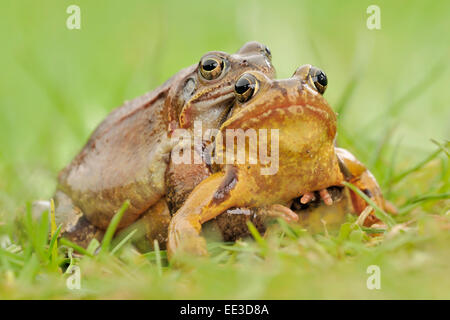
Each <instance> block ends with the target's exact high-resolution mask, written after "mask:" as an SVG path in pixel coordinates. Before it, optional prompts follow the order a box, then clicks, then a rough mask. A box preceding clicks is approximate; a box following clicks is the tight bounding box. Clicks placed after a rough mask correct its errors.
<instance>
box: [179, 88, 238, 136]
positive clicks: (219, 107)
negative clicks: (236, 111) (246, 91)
mask: <svg viewBox="0 0 450 320" xmlns="http://www.w3.org/2000/svg"><path fill="white" fill-rule="evenodd" d="M234 100H235V93H234V86H231V85H230V86H225V87H223V88H221V89H218V90H214V92H213V93H205V94H201V95H199V96H198V97H194V98H193V99H191V100H190V101H189V102H187V103H186V105H185V106H184V107H183V109H182V110H181V113H180V127H181V128H188V127H190V126H192V123H193V121H194V119H195V120H199V121H214V122H218V124H219V126H220V125H221V124H222V123H223V122H224V121H225V120H226V119H227V118H228V116H229V113H230V110H231V108H232V106H233V103H234ZM205 115H206V116H205Z"/></svg>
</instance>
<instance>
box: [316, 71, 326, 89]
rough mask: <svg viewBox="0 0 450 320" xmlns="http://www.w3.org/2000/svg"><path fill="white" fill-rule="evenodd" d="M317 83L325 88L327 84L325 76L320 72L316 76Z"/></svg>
mask: <svg viewBox="0 0 450 320" xmlns="http://www.w3.org/2000/svg"><path fill="white" fill-rule="evenodd" d="M317 82H319V83H320V84H321V85H322V86H326V85H327V84H328V80H327V76H326V75H325V73H323V72H322V71H321V72H320V73H319V74H318V75H317Z"/></svg>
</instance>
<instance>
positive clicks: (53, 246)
mask: <svg viewBox="0 0 450 320" xmlns="http://www.w3.org/2000/svg"><path fill="white" fill-rule="evenodd" d="M61 228H62V224H60V225H59V226H58V228H57V229H56V231H55V232H54V233H53V234H52V238H51V240H50V245H49V247H48V251H49V252H50V257H49V258H51V260H52V263H55V262H56V258H57V257H58V247H57V246H58V236H59V233H60V232H61Z"/></svg>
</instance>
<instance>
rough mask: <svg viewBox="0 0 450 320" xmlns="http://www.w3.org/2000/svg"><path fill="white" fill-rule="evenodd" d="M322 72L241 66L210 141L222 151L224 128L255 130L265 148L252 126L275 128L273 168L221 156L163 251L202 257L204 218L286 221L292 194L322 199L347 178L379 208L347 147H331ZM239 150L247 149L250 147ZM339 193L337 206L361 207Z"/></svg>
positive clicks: (332, 125) (331, 122)
mask: <svg viewBox="0 0 450 320" xmlns="http://www.w3.org/2000/svg"><path fill="white" fill-rule="evenodd" d="M321 74H323V73H322V72H321V71H320V70H318V69H317V68H314V67H312V66H310V65H305V66H302V67H300V68H299V69H297V71H296V72H295V73H294V75H293V77H292V78H290V79H284V80H273V79H271V78H270V77H267V76H266V75H264V74H262V73H260V72H257V71H249V72H245V73H244V74H243V75H242V76H241V78H239V79H238V81H237V82H236V86H235V91H236V95H237V101H236V103H235V106H234V107H233V110H232V112H231V113H230V116H229V118H228V119H227V120H226V121H225V122H224V123H223V124H222V126H221V128H220V133H221V135H218V137H217V138H216V144H217V145H220V146H222V148H217V146H216V149H217V150H216V154H219V155H222V156H225V158H226V156H227V154H226V153H225V151H224V150H223V146H225V145H226V143H225V142H224V141H222V143H220V144H218V141H221V139H224V137H225V136H226V133H225V132H226V131H227V130H228V129H242V130H246V129H254V130H256V132H258V139H257V143H258V148H259V147H261V144H264V145H263V146H262V147H263V149H265V150H267V149H269V150H270V148H268V147H269V146H270V145H271V142H270V139H267V140H264V139H262V140H261V139H259V131H258V130H259V129H277V130H278V131H279V149H278V156H279V168H278V170H277V171H276V173H275V174H269V175H267V174H266V175H265V174H261V169H262V168H263V167H265V166H267V165H266V164H264V163H263V162H262V161H257V163H255V162H252V161H250V156H248V153H247V156H246V158H245V162H243V163H242V162H237V161H236V160H235V159H233V160H234V162H232V161H228V162H226V161H225V164H224V165H222V166H221V167H220V168H219V170H218V172H216V173H214V174H212V175H211V176H209V177H208V178H207V179H205V180H203V181H202V182H201V183H200V184H199V185H197V187H196V188H195V189H194V190H193V191H192V193H191V194H190V195H189V197H188V198H187V199H186V201H185V202H184V204H183V206H182V207H181V208H180V209H179V210H178V211H177V213H176V214H175V215H174V217H173V218H172V220H171V222H170V226H169V237H168V244H167V247H168V253H169V257H173V256H174V255H175V254H176V253H178V252H182V253H192V254H195V255H207V250H206V243H205V240H204V238H203V237H202V236H201V231H202V224H204V223H205V222H207V221H210V220H212V219H215V218H217V217H220V216H221V215H223V214H224V213H227V212H228V213H229V212H230V210H236V209H240V208H247V210H248V209H250V210H253V209H259V210H260V212H261V209H262V212H267V211H268V212H273V211H277V212H282V213H283V214H284V217H285V218H286V220H292V221H296V220H298V216H297V215H296V214H295V213H293V212H292V210H291V209H290V207H292V204H293V202H294V201H295V199H302V197H305V195H308V197H307V198H309V199H307V201H302V202H304V203H307V202H310V200H311V194H313V192H314V191H318V190H320V192H321V195H322V196H323V198H324V199H323V200H324V201H325V202H329V201H328V200H331V196H330V195H329V194H328V192H323V191H326V190H327V188H330V189H333V188H338V189H341V190H342V182H343V181H345V180H347V181H352V182H354V183H355V184H356V185H357V186H358V187H359V188H362V189H363V190H366V192H367V193H369V192H370V193H371V194H370V195H369V196H370V197H371V198H372V199H373V200H374V201H376V202H378V204H379V205H380V206H384V200H383V198H382V196H381V192H380V191H379V187H378V185H377V184H376V181H375V179H374V178H373V176H372V175H371V174H370V172H369V171H368V170H367V169H366V168H365V167H364V166H363V165H362V164H361V163H359V162H358V161H357V160H356V159H355V158H354V157H353V156H352V155H351V154H350V153H348V152H347V151H345V150H343V149H339V148H336V147H335V137H336V120H337V119H336V114H335V113H334V112H333V110H332V109H331V107H330V106H329V105H328V103H327V101H326V100H325V99H324V98H323V96H322V93H323V91H324V89H325V87H326V81H323V80H324V79H322V80H321V79H320V77H319V75H321ZM233 141H234V140H233ZM236 141H237V140H236ZM235 143H236V142H235ZM245 148H246V149H247V150H249V149H250V146H249V145H246V146H245ZM271 152H274V151H273V150H272V151H271ZM259 160H260V159H259ZM358 183H359V184H358ZM366 187H367V188H366ZM368 188H370V190H371V191H369V189H368ZM347 192H348V190H347ZM326 198H329V199H326ZM345 199H346V201H345V202H344V201H342V202H341V201H339V202H338V203H339V204H338V205H341V206H342V204H344V203H345V206H344V207H343V208H344V210H347V209H350V208H351V207H353V209H354V211H356V212H357V213H360V212H361V211H362V210H363V208H364V207H365V206H366V204H365V203H363V202H364V201H362V202H361V199H359V198H358V199H357V198H354V197H353V196H349V195H348V193H347V195H346V196H345ZM331 203H332V201H331ZM300 209H301V208H300ZM256 212H258V211H256ZM310 213H311V212H310ZM222 220H223V219H222Z"/></svg>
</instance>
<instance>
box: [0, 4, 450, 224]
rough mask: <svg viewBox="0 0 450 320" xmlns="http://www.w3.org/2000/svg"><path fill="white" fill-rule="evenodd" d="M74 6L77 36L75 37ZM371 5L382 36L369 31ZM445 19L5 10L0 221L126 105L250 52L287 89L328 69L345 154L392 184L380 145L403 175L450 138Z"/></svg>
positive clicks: (434, 13)
mask: <svg viewBox="0 0 450 320" xmlns="http://www.w3.org/2000/svg"><path fill="white" fill-rule="evenodd" d="M71 4H77V5H79V6H80V8H81V30H68V29H67V28H66V19H67V17H68V16H69V15H68V14H67V13H66V8H67V7H68V6H69V5H71ZM371 4H377V5H378V6H379V7H380V8H381V30H368V29H367V27H366V19H367V18H368V14H367V13H366V8H367V7H368V6H369V5H371ZM448 12H450V2H448V1H431V2H424V1H345V2H344V1H323V0H319V1H143V0H135V1H104V0H95V1H87V0H77V1H75V0H71V1H62V0H58V1H56V0H55V1H39V2H38V1H23V0H21V1H12V0H2V1H1V4H0V40H1V41H0V43H1V50H0V66H1V74H2V77H1V78H0V146H1V148H0V210H1V213H0V215H1V216H3V218H5V213H6V216H8V217H10V216H11V213H13V212H14V211H15V210H16V209H17V208H18V207H19V206H22V205H23V204H24V203H25V202H26V201H28V200H32V199H36V198H48V197H50V196H51V195H52V192H53V190H54V187H55V181H56V175H57V172H58V171H59V170H60V169H61V168H62V167H63V166H64V165H66V164H67V163H68V162H69V161H70V160H71V158H72V157H73V156H74V155H75V154H76V153H77V152H78V151H79V149H80V148H81V147H82V146H83V144H84V143H85V142H86V140H87V138H88V136H89V134H90V133H91V132H92V130H93V129H94V128H95V126H96V125H97V124H98V123H99V122H100V121H101V120H102V119H103V118H104V117H105V116H106V115H107V114H108V112H110V111H111V110H112V109H113V108H115V107H117V106H119V105H121V104H122V103H123V101H124V100H127V99H132V98H134V97H136V96H139V95H141V94H143V93H145V92H147V91H149V90H152V89H153V88H155V87H156V86H158V85H159V84H161V83H162V82H163V81H165V80H166V79H168V78H169V77H170V76H171V75H173V74H174V73H176V72H177V71H179V70H180V69H181V68H183V67H186V66H188V65H191V64H194V63H197V62H198V60H199V58H200V57H201V56H202V54H204V53H205V52H207V51H210V50H222V51H227V52H235V51H236V50H238V49H239V47H240V46H241V45H242V44H243V43H244V42H246V41H249V40H257V41H260V42H263V43H265V44H266V45H268V46H269V48H270V49H271V50H272V54H273V62H274V65H275V67H276V68H277V72H278V77H279V78H285V77H289V76H290V75H291V74H292V73H293V71H294V70H295V69H296V68H297V67H298V66H300V65H302V64H305V63H311V64H314V65H317V66H319V67H321V68H322V69H323V70H325V72H326V73H327V75H328V78H329V87H328V90H327V92H326V95H325V96H326V98H327V99H328V101H329V102H330V104H331V105H332V106H333V107H334V108H335V109H336V110H337V111H339V112H340V115H339V117H340V118H339V121H340V122H339V124H340V127H339V143H340V144H341V145H342V146H345V147H347V148H349V149H350V150H351V151H353V152H354V153H356V155H357V156H358V157H360V158H361V159H362V160H363V161H365V162H366V163H368V165H369V166H372V167H371V169H373V170H374V171H375V173H376V174H377V175H378V176H379V179H380V181H381V183H383V176H384V175H385V173H384V172H385V171H386V170H382V169H383V167H385V166H386V165H387V162H386V161H387V158H388V157H385V156H384V152H381V153H380V152H379V153H377V151H376V150H378V151H380V150H379V149H380V143H379V141H380V139H381V140H383V139H384V141H385V142H387V143H386V144H385V145H383V150H382V151H386V154H387V153H388V151H389V149H394V148H396V146H400V147H399V152H398V156H397V159H398V160H397V161H396V166H397V167H400V168H402V167H406V166H408V165H410V164H411V163H413V162H414V161H415V160H417V159H421V158H423V157H424V156H425V155H426V154H428V153H429V152H430V150H434V149H435V145H433V144H432V143H431V142H430V138H434V139H437V140H439V141H442V140H443V139H446V138H449V136H450V129H449V125H448V123H449V119H450V108H449V105H448V102H449V100H450V99H449V98H450V90H449V89H448V85H449V79H450V70H449V68H447V64H448V61H449V57H450V50H449V43H450V36H449V31H450V20H449V19H448ZM377 148H378V149H377ZM389 157H390V156H389ZM1 216H0V217H1Z"/></svg>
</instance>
